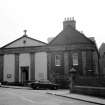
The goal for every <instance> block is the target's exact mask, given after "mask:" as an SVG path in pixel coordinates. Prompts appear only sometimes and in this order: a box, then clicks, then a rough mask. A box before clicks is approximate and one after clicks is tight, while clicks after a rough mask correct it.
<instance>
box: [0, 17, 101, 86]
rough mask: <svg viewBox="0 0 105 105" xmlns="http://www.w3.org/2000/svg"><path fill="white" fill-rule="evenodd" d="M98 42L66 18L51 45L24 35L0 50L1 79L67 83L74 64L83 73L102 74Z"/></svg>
mask: <svg viewBox="0 0 105 105" xmlns="http://www.w3.org/2000/svg"><path fill="white" fill-rule="evenodd" d="M98 65H99V56H98V50H97V46H96V44H95V42H94V41H93V40H91V39H90V38H88V37H86V36H85V35H84V34H83V33H81V32H79V31H78V30H77V29H76V21H75V20H74V19H73V18H72V19H65V20H64V22H63V30H62V31H61V32H60V33H59V34H58V35H57V36H56V37H55V38H53V39H52V41H51V42H49V43H48V44H46V43H44V42H42V41H39V40H36V39H33V38H30V37H28V36H27V35H26V31H25V34H24V35H23V36H22V37H20V38H18V39H16V40H15V41H13V42H11V43H9V44H7V45H5V46H4V47H2V48H1V49H0V81H8V82H25V81H31V80H50V81H53V82H56V83H60V84H62V83H65V82H67V81H68V78H69V71H70V69H71V68H72V67H74V68H75V69H76V74H77V75H80V76H85V75H98V74H99V72H100V71H99V67H98Z"/></svg>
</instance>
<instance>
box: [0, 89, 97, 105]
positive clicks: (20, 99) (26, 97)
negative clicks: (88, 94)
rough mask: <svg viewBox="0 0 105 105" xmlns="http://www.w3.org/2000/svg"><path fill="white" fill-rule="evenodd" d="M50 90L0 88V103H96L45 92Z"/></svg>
mask: <svg viewBox="0 0 105 105" xmlns="http://www.w3.org/2000/svg"><path fill="white" fill-rule="evenodd" d="M48 91H51V90H27V89H12V88H0V105H96V104H92V103H88V102H84V101H79V100H75V99H69V98H65V97H60V96H55V95H50V94H47V92H48Z"/></svg>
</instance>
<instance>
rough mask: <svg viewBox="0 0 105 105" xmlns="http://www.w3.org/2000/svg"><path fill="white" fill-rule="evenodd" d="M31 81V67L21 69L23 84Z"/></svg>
mask: <svg viewBox="0 0 105 105" xmlns="http://www.w3.org/2000/svg"><path fill="white" fill-rule="evenodd" d="M28 80H29V67H21V82H22V83H24V82H26V81H28Z"/></svg>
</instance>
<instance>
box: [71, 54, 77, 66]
mask: <svg viewBox="0 0 105 105" xmlns="http://www.w3.org/2000/svg"><path fill="white" fill-rule="evenodd" d="M72 58H73V66H76V65H78V53H73V54H72Z"/></svg>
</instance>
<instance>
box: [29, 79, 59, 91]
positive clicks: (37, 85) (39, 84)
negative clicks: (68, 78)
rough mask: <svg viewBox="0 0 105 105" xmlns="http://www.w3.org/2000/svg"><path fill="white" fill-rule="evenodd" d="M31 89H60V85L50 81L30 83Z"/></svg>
mask: <svg viewBox="0 0 105 105" xmlns="http://www.w3.org/2000/svg"><path fill="white" fill-rule="evenodd" d="M30 87H31V88H33V89H54V90H56V89H58V88H59V85H58V84H55V83H52V82H50V81H48V80H47V81H35V82H31V83H30Z"/></svg>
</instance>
